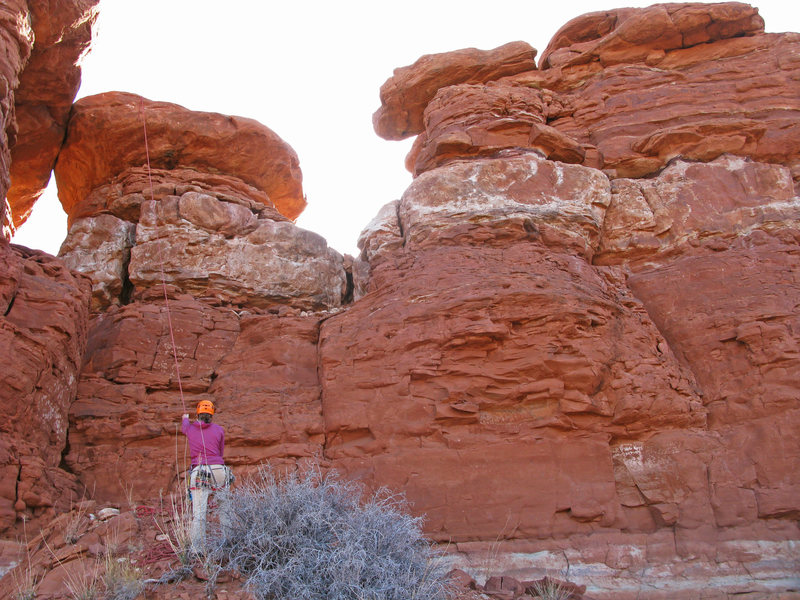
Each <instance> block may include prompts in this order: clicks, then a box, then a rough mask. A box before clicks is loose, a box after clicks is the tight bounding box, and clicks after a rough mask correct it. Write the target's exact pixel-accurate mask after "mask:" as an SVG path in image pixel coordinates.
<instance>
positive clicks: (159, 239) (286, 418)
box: [57, 94, 352, 499]
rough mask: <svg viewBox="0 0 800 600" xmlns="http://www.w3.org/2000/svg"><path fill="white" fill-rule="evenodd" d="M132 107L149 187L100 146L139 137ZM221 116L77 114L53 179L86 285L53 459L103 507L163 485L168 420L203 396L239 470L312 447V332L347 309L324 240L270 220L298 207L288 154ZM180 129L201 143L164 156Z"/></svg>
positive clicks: (89, 105)
mask: <svg viewBox="0 0 800 600" xmlns="http://www.w3.org/2000/svg"><path fill="white" fill-rule="evenodd" d="M141 106H144V109H145V113H146V114H147V115H148V117H147V118H148V143H149V145H150V148H151V161H153V162H154V163H155V164H156V165H158V166H159V168H154V169H153V171H152V172H151V173H149V172H148V170H147V168H146V166H145V167H142V166H138V165H137V162H138V161H139V160H140V159H141V158H143V156H144V155H143V154H141V153H142V152H143V151H144V149H143V148H137V147H136V144H135V143H134V142H130V143H129V144H125V143H118V144H117V143H114V144H112V145H111V146H105V144H106V143H107V140H106V139H105V137H106V136H105V131H106V129H107V127H108V126H109V124H110V123H113V124H114V126H113V127H112V129H121V130H123V131H125V128H126V127H128V128H130V130H129V131H128V134H129V135H130V136H132V137H134V138H135V136H136V135H137V134H136V133H135V131H134V129H135V128H136V127H141V121H139V122H137V119H138V117H139V113H137V111H138V110H139V107H141ZM151 112H154V113H155V114H156V117H155V119H154V122H155V123H156V125H155V126H152V125H151V118H150V116H149V115H150V113H151ZM232 119H233V125H229V124H230V123H231V118H228V117H223V116H222V115H216V114H209V113H191V112H190V111H186V110H185V109H182V108H180V107H176V106H174V105H164V104H153V103H149V102H147V101H144V100H141V99H137V98H136V97H134V96H132V95H129V94H125V95H120V94H104V95H102V96H98V97H92V98H86V99H83V100H81V101H80V102H79V103H78V104H77V105H76V110H75V112H74V116H73V121H71V122H70V125H69V131H70V133H69V134H68V137H67V142H66V145H65V148H64V150H63V151H62V153H61V155H60V158H59V163H58V166H57V175H58V181H59V185H60V186H61V185H67V193H66V195H65V194H64V193H63V189H61V190H60V193H61V198H62V200H63V201H64V203H65V206H67V207H71V208H70V218H71V221H72V224H71V228H70V232H69V235H68V236H67V239H66V240H65V242H64V245H63V246H62V248H61V252H60V256H61V258H62V259H63V260H64V262H65V263H66V264H68V265H70V266H71V267H72V268H74V269H75V270H77V271H81V272H84V273H86V274H87V275H88V276H89V277H91V280H92V310H93V312H92V315H91V318H90V321H89V335H88V348H87V351H86V353H85V356H84V364H83V370H82V372H81V376H80V379H79V382H78V389H77V395H76V400H75V402H74V404H73V406H72V412H71V420H72V421H71V422H72V427H71V429H70V449H73V448H74V452H73V451H72V450H70V452H69V453H68V454H67V455H66V456H65V463H66V464H67V465H68V466H69V468H70V470H71V471H72V472H74V473H76V474H78V476H79V478H80V480H81V482H82V483H84V484H85V485H86V486H87V487H88V488H90V489H93V490H96V491H97V494H98V497H103V498H108V499H113V498H121V497H123V496H124V495H125V494H126V493H130V492H131V491H132V492H133V493H135V494H137V495H140V497H151V496H154V495H157V494H158V493H159V491H160V490H167V489H170V488H171V486H174V485H175V484H176V481H177V479H178V477H179V476H178V474H180V477H183V474H184V473H183V469H184V467H185V466H186V464H185V459H186V458H187V457H185V456H183V450H181V452H180V453H179V454H178V455H177V456H180V460H179V464H176V458H175V457H176V444H179V443H180V447H181V449H183V441H182V439H183V438H182V437H181V438H178V437H177V433H178V431H177V429H176V427H175V425H176V424H177V423H178V420H176V417H179V416H180V414H181V413H183V412H193V411H194V407H195V405H196V403H197V402H198V401H200V400H202V399H211V400H213V401H214V403H215V404H216V405H217V407H218V410H220V411H221V412H220V414H226V413H228V414H229V415H230V417H229V418H230V420H229V421H228V422H226V425H227V427H226V429H227V435H226V439H227V442H228V447H229V451H228V454H227V459H228V460H229V462H230V463H231V464H234V465H239V466H240V467H243V468H244V470H245V471H246V470H247V468H253V467H254V466H255V465H257V464H259V463H261V462H264V461H267V460H277V461H289V462H291V463H292V464H293V461H294V460H295V459H297V458H300V457H306V458H308V459H310V458H312V457H313V456H314V455H315V454H319V453H320V451H321V448H322V447H323V439H324V436H323V423H322V416H321V401H320V392H319V383H318V376H317V339H318V335H319V320H320V315H321V314H327V312H328V311H335V310H338V309H339V308H340V307H341V306H342V303H343V302H344V301H345V300H346V299H347V298H348V297H349V296H351V295H352V292H351V290H350V285H349V283H348V280H349V276H348V273H347V272H346V271H345V264H344V259H343V258H342V256H341V255H339V254H338V253H337V252H335V251H334V250H332V249H330V248H328V247H327V245H326V243H325V240H324V239H322V238H321V237H320V236H318V235H316V234H314V233H312V232H310V231H305V230H302V229H300V228H298V227H296V226H295V225H294V224H293V223H291V222H290V221H289V219H288V218H287V217H286V216H284V214H281V212H279V210H280V211H284V212H286V213H288V214H290V215H293V214H294V213H292V212H291V211H292V210H299V209H298V208H297V207H298V206H302V205H300V204H298V203H296V202H295V203H294V204H292V202H294V201H295V200H297V199H300V200H303V201H304V199H303V196H302V191H301V188H300V181H301V174H300V172H299V169H298V168H297V159H296V156H295V155H294V152H293V151H292V150H291V148H290V147H289V146H288V145H287V144H286V143H285V142H283V141H282V140H280V139H279V138H277V136H275V135H274V134H272V132H270V131H269V130H267V129H266V128H264V127H263V126H260V125H258V124H257V123H255V122H254V121H246V120H240V121H239V122H237V121H236V118H232ZM117 122H120V123H121V125H119V126H118V125H116V123H117ZM186 128H188V129H189V130H190V131H192V132H198V133H197V136H200V135H206V136H209V137H208V140H205V141H197V140H195V143H194V144H191V145H190V144H188V143H186V142H181V143H183V144H185V146H180V147H179V148H178V149H177V150H174V149H173V148H172V147H171V146H170V145H169V144H170V142H171V141H175V140H179V139H183V138H185V137H186V136H185V129H186ZM215 131H218V132H219V133H220V137H219V138H214V132H215ZM141 136H142V138H143V132H142V134H141ZM186 139H188V138H186ZM211 140H214V141H213V143H212V141H211ZM140 141H141V142H143V139H142V140H140ZM231 144H235V145H236V147H243V148H244V150H243V152H244V153H245V154H246V155H252V156H250V159H248V161H247V164H245V163H236V161H241V160H242V156H241V155H239V154H237V155H235V156H234V155H233V154H231V153H229V152H225V151H224V150H223V146H230V145H231ZM112 149H113V150H112ZM173 151H174V152H175V153H174V157H176V158H175V160H176V162H175V164H166V163H165V161H166V159H165V158H164V157H165V156H167V155H168V154H169V153H171V152H173ZM115 152H117V153H116V154H115ZM169 156H172V154H169ZM132 157H133V158H132ZM131 161H133V164H134V165H135V166H129V163H130V162H131ZM87 163H88V164H90V165H94V166H92V167H90V168H87V166H86V165H87ZM259 164H262V166H263V165H266V166H265V167H264V168H265V169H266V170H265V171H264V172H263V174H262V175H260V176H259V177H260V178H259V177H255V176H254V175H253V174H254V173H255V172H256V170H257V169H258V168H260V167H258V165H259ZM289 167H291V168H289ZM115 169H119V171H118V172H117V171H115ZM292 169H294V170H292ZM81 178H84V179H81ZM151 180H152V186H151V183H150V181H151ZM254 184H257V185H259V186H260V187H254ZM92 186H94V187H92ZM89 188H91V189H89ZM77 190H86V191H83V192H81V194H82V195H83V197H81V198H77V197H76V196H74V195H71V194H75V193H77ZM286 190H290V191H291V193H292V194H293V195H292V196H288V195H287V194H288V192H286ZM282 194H283V195H282ZM273 197H277V198H278V199H279V202H283V204H278V205H277V207H276V205H275V204H273V202H272V200H271V199H272V198H273ZM306 311H314V314H315V315H316V316H313V315H307V314H306ZM173 344H174V347H175V350H176V352H175V353H174V354H173ZM143 472H147V474H148V476H147V477H146V478H142V477H141V473H143Z"/></svg>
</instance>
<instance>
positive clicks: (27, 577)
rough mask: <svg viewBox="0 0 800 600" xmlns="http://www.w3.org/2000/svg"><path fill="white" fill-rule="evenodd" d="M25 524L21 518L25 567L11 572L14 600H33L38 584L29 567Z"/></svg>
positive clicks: (30, 566)
mask: <svg viewBox="0 0 800 600" xmlns="http://www.w3.org/2000/svg"><path fill="white" fill-rule="evenodd" d="M27 523H28V520H27V519H25V518H23V519H22V532H23V537H24V538H25V566H24V567H22V568H21V572H19V571H18V569H17V568H15V569H14V570H12V571H11V578H12V579H13V580H14V595H13V598H14V600H34V598H36V590H37V588H38V587H39V582H40V577H39V576H38V575H37V573H36V572H35V571H34V569H33V566H32V565H31V547H30V545H29V544H28V528H27ZM18 567H19V565H18Z"/></svg>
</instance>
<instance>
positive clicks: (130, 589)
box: [103, 552, 144, 600]
mask: <svg viewBox="0 0 800 600" xmlns="http://www.w3.org/2000/svg"><path fill="white" fill-rule="evenodd" d="M103 562H104V566H105V570H104V573H103V585H104V586H105V590H106V593H105V599H106V600H133V599H134V598H136V596H138V595H139V593H140V592H141V591H142V588H143V587H144V583H143V581H142V574H141V571H140V570H139V569H138V568H136V566H135V565H134V564H133V563H131V561H130V559H128V558H127V557H119V558H117V557H115V556H114V555H113V553H112V552H106V554H105V557H104V560H103Z"/></svg>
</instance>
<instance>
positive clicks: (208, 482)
mask: <svg viewBox="0 0 800 600" xmlns="http://www.w3.org/2000/svg"><path fill="white" fill-rule="evenodd" d="M220 469H221V470H222V471H223V473H222V476H223V481H222V483H219V482H218V481H217V479H218V477H217V476H215V473H214V471H219V470H220ZM191 475H192V476H191V477H190V479H189V481H190V483H189V492H190V493H191V491H192V490H198V489H205V490H211V491H212V492H218V491H219V490H224V489H227V488H229V487H230V486H231V484H233V482H234V481H235V479H236V478H235V477H234V475H233V471H231V469H230V467H228V466H227V465H197V466H196V467H195V468H194V469H192V473H191Z"/></svg>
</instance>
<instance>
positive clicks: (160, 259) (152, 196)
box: [139, 100, 186, 413]
mask: <svg viewBox="0 0 800 600" xmlns="http://www.w3.org/2000/svg"><path fill="white" fill-rule="evenodd" d="M139 114H140V116H141V119H142V129H143V130H144V150H145V155H146V156H147V180H148V182H149V183H150V201H151V202H155V201H156V197H155V193H154V192H153V174H152V172H151V169H150V146H149V145H148V143H147V121H146V120H145V118H144V100H140V101H139ZM158 263H159V267H160V268H161V287H162V289H163V290H164V305H165V307H166V309H167V324H168V325H169V340H170V343H171V344H172V357H173V358H174V359H175V374H176V375H177V377H178V391H179V392H180V396H181V406H183V412H184V413H185V412H186V401H185V400H184V398H183V384H182V383H181V368H180V366H179V364H178V351H177V349H176V348H175V332H174V331H173V329H172V314H171V313H170V310H169V297H168V296H167V280H166V277H165V276H164V255H163V253H162V251H161V245H159V246H158Z"/></svg>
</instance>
